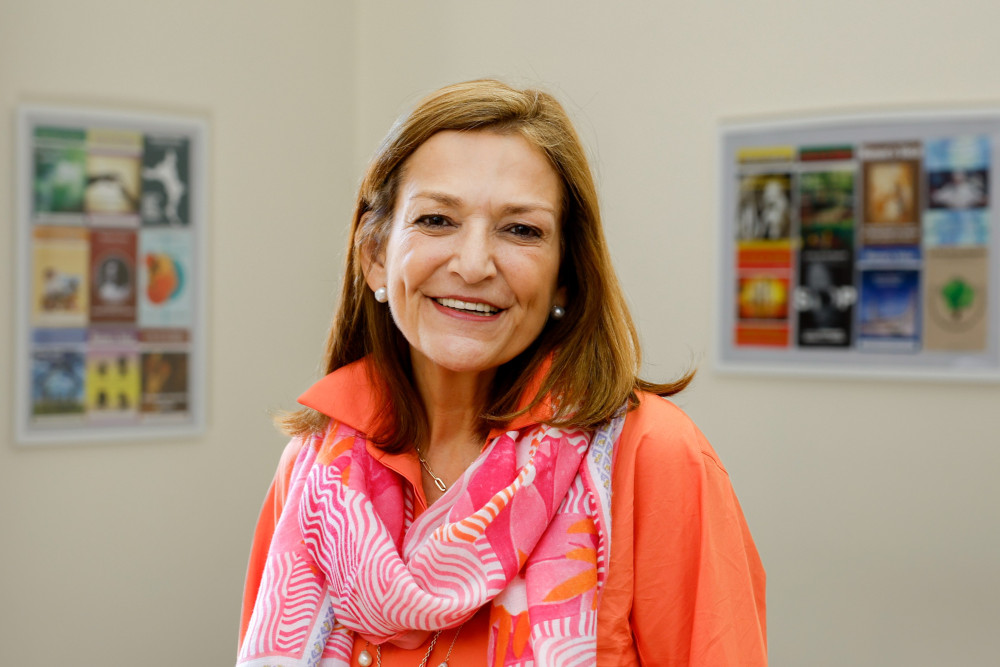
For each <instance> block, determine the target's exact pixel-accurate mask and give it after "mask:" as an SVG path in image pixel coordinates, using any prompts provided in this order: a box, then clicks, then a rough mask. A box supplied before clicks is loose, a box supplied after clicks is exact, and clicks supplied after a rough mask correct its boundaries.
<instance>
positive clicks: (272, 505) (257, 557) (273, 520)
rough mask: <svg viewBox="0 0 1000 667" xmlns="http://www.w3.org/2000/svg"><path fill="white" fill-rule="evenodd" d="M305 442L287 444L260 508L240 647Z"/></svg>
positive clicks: (245, 592) (241, 614)
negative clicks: (296, 463) (293, 473)
mask: <svg viewBox="0 0 1000 667" xmlns="http://www.w3.org/2000/svg"><path fill="white" fill-rule="evenodd" d="M304 443H305V439H304V438H301V437H298V438H293V439H292V440H291V441H290V442H289V443H288V444H287V445H286V446H285V450H284V451H283V452H282V454H281V459H280V460H279V461H278V469H277V470H276V471H275V473H274V479H273V480H272V481H271V486H270V487H269V488H268V490H267V495H266V496H265V497H264V504H263V505H262V506H261V508H260V515H259V516H258V517H257V526H256V527H255V528H254V533H253V543H252V545H251V547H250V560H249V562H248V563H247V575H246V579H245V580H244V583H243V609H242V612H241V613H240V635H239V643H238V644H237V648H238V647H239V646H242V645H243V638H244V637H245V636H246V633H247V626H248V625H249V624H250V616H251V615H252V614H253V607H254V604H255V603H256V602H257V591H258V590H259V589H260V580H261V577H262V576H263V575H264V564H265V563H266V562H267V552H268V550H269V549H270V548H271V538H272V536H273V535H274V527H275V526H276V525H277V523H278V519H279V518H280V517H281V512H282V510H283V509H284V507H285V499H286V498H287V497H288V484H289V480H290V479H291V476H292V468H294V467H295V460H296V459H297V458H298V455H299V451H301V449H302V446H303V444H304Z"/></svg>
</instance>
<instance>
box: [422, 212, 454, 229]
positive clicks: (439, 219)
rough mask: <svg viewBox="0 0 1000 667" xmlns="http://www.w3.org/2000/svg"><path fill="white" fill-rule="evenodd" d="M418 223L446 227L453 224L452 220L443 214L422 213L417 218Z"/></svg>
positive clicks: (426, 225) (425, 225)
mask: <svg viewBox="0 0 1000 667" xmlns="http://www.w3.org/2000/svg"><path fill="white" fill-rule="evenodd" d="M417 224H418V225H421V226H423V227H445V226H447V225H450V224H451V220H449V219H448V218H446V217H445V216H443V215H422V216H420V217H419V218H417Z"/></svg>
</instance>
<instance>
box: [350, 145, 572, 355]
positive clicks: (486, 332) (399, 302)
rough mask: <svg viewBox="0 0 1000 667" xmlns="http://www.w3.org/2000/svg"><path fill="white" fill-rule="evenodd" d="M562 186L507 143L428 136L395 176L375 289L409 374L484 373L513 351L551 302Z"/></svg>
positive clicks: (375, 263)
mask: <svg viewBox="0 0 1000 667" xmlns="http://www.w3.org/2000/svg"><path fill="white" fill-rule="evenodd" d="M561 206H562V182H561V181H560V179H559V176H558V175H557V174H556V172H555V170H554V169H553V168H552V166H551V165H550V164H549V161H548V160H547V159H546V157H545V155H544V154H543V153H542V152H541V151H540V150H539V149H537V148H535V147H534V146H532V145H531V144H530V143H528V141H527V140H525V139H524V138H523V137H521V136H520V135H518V134H497V133H493V132H489V131H472V132H455V131H445V132H439V133H438V134H435V135H434V136H432V137H431V138H430V139H428V140H427V141H426V142H424V143H423V144H422V145H421V146H420V147H419V148H418V149H417V150H416V151H415V152H414V153H413V155H411V156H410V157H409V158H408V159H407V161H406V163H405V168H404V171H403V177H402V180H401V182H400V185H399V191H398V195H397V200H396V206H395V210H394V214H393V219H392V226H391V230H390V233H389V238H388V241H387V243H386V246H385V252H384V254H383V256H381V257H376V258H372V261H370V262H368V263H367V264H368V270H367V271H366V278H367V282H368V285H369V286H370V287H371V288H372V289H373V290H374V289H377V288H379V287H383V286H385V287H386V288H387V290H388V293H389V304H388V305H389V308H390V309H391V311H392V316H393V319H394V320H395V322H396V326H398V327H399V329H400V331H401V332H402V333H403V335H404V336H405V337H406V340H407V341H409V343H410V349H411V353H412V355H413V362H414V367H415V368H420V367H421V366H422V365H423V362H424V361H429V362H431V363H433V364H436V365H438V366H440V367H443V368H445V369H448V370H451V371H456V372H468V371H473V372H482V371H491V370H493V369H495V368H496V367H498V366H500V365H501V364H503V363H505V362H507V361H510V360H511V359H513V358H514V357H515V356H517V355H518V354H519V353H521V352H523V351H524V350H525V349H526V348H527V347H528V345H530V344H531V342H532V341H534V340H535V338H537V337H538V335H539V333H541V331H542V328H543V327H544V326H545V322H546V320H547V319H548V317H549V313H550V311H551V309H552V306H553V305H556V304H558V305H565V304H564V303H563V299H564V294H563V290H560V289H559V286H558V284H557V277H558V274H559V261H560V217H561V214H562V211H561Z"/></svg>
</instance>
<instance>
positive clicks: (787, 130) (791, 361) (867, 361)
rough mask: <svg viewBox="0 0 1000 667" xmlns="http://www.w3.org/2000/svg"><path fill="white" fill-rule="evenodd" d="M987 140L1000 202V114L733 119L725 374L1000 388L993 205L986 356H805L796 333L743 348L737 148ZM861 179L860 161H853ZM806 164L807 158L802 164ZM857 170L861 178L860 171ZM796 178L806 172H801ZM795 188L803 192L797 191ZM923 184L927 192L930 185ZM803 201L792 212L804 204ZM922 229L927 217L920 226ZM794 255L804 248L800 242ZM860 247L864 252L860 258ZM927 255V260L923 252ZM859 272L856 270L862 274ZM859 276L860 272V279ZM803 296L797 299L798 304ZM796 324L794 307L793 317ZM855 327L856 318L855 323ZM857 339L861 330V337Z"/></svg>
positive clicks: (722, 240)
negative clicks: (739, 337) (776, 342)
mask: <svg viewBox="0 0 1000 667" xmlns="http://www.w3.org/2000/svg"><path fill="white" fill-rule="evenodd" d="M969 135H975V136H984V137H988V145H989V156H990V157H989V175H988V190H987V191H988V193H989V198H990V200H993V199H995V198H996V197H997V196H998V195H1000V108H995V107H984V108H962V109H954V108H948V109H924V110H902V111H872V112H863V113H840V114H814V115H803V116H782V117H771V118H764V119H760V118H757V119H750V120H746V119H744V120H739V119H735V120H727V121H723V122H721V123H720V124H719V127H718V135H717V136H718V144H717V159H718V164H719V169H718V174H719V176H718V181H717V187H718V190H717V194H718V202H719V210H718V227H717V230H718V234H719V240H718V243H717V250H718V255H717V262H718V265H719V272H718V274H717V275H718V278H719V280H718V284H717V295H716V306H717V307H716V309H715V310H716V313H715V314H716V326H715V334H716V341H715V345H714V350H715V355H714V357H715V358H714V365H715V368H716V369H717V370H718V371H719V372H720V373H722V374H724V375H726V374H731V375H732V374H735V375H777V376H792V377H811V378H836V377H840V378H871V379H891V380H911V379H912V380H928V381H971V382H1000V229H998V227H997V216H996V208H997V207H996V205H995V203H994V202H993V201H990V202H989V207H988V210H987V212H986V218H987V229H988V239H987V241H986V243H985V244H984V247H985V251H986V256H987V271H986V285H987V305H986V315H985V318H986V333H985V343H984V346H983V349H982V350H976V351H971V352H963V351H941V350H934V351H930V350H924V349H920V350H918V351H916V352H908V353H902V352H899V351H889V352H880V351H869V350H866V351H861V350H859V349H857V348H856V347H855V346H854V342H855V340H856V339H855V338H852V343H851V345H850V346H849V349H801V348H800V347H799V346H798V344H797V341H796V340H795V337H794V333H790V334H789V344H788V346H786V347H780V346H776V347H769V346H759V347H758V346H754V345H738V344H737V343H736V340H735V339H736V326H737V321H738V320H739V315H738V313H737V306H736V303H737V289H738V288H737V284H738V283H737V280H738V276H737V274H738V272H739V271H740V269H739V268H738V266H737V265H738V260H737V254H736V253H737V248H738V241H737V233H738V232H737V229H736V225H737V206H738V203H737V198H738V192H737V190H738V184H737V179H738V177H739V176H740V171H739V166H738V161H737V151H739V150H741V149H745V148H764V147H778V146H784V147H789V146H791V147H796V150H798V148H801V147H804V146H809V145H812V146H817V145H824V144H825V145H835V144H838V143H850V144H852V145H855V146H858V145H860V144H862V143H870V142H875V141H886V142H904V141H909V140H921V141H922V140H924V139H927V138H940V137H957V136H969ZM852 159H853V160H854V162H855V163H857V164H856V167H857V172H860V158H859V157H858V156H857V155H855V156H854V157H853V158H852ZM795 160H796V161H797V160H798V158H797V157H796V158H795ZM857 172H855V173H857ZM795 173H796V174H798V173H800V172H798V171H796V172H795ZM792 187H793V188H794V187H795V186H794V185H793V186H792ZM920 187H921V188H922V189H924V191H925V190H926V188H927V185H926V179H924V178H921V179H920ZM798 203H799V202H798V198H797V196H796V197H795V198H794V199H793V201H792V202H791V206H793V207H794V206H797V205H798ZM860 205H861V204H860V202H859V201H858V200H855V202H854V211H855V215H854V221H855V224H856V225H858V226H860V224H861V215H859V212H858V209H859V208H860ZM919 224H920V225H921V228H922V226H923V218H922V217H921V221H920V223H919ZM792 247H793V256H795V253H796V252H797V251H798V250H799V249H800V247H801V242H793V243H792ZM856 251H857V245H855V252H856ZM920 252H921V258H922V259H923V256H924V254H925V251H924V249H923V246H922V245H921V250H920ZM790 266H792V267H793V268H792V274H793V276H792V278H791V285H792V287H793V288H794V287H795V286H796V282H795V281H796V280H797V278H798V272H799V270H800V268H801V266H800V265H799V264H798V260H797V259H793V260H792V262H791V265H790ZM854 270H855V271H857V269H854ZM858 275H859V274H858V273H855V282H857V278H858ZM793 296H794V294H792V295H790V296H789V297H788V298H789V299H792V298H793ZM794 317H795V311H794V310H792V311H791V312H790V313H789V315H788V319H789V320H792V319H793V318H794ZM854 317H855V321H856V316H854ZM855 335H856V333H855Z"/></svg>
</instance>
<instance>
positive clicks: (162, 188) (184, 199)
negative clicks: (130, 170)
mask: <svg viewBox="0 0 1000 667" xmlns="http://www.w3.org/2000/svg"><path fill="white" fill-rule="evenodd" d="M190 152H191V150H190V141H189V140H188V139H187V138H185V137H174V136H159V135H147V136H146V137H145V142H144V146H143V154H142V204H141V210H142V224H143V225H189V224H190V223H191V213H190V199H191V194H190V193H191V167H190Z"/></svg>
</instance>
